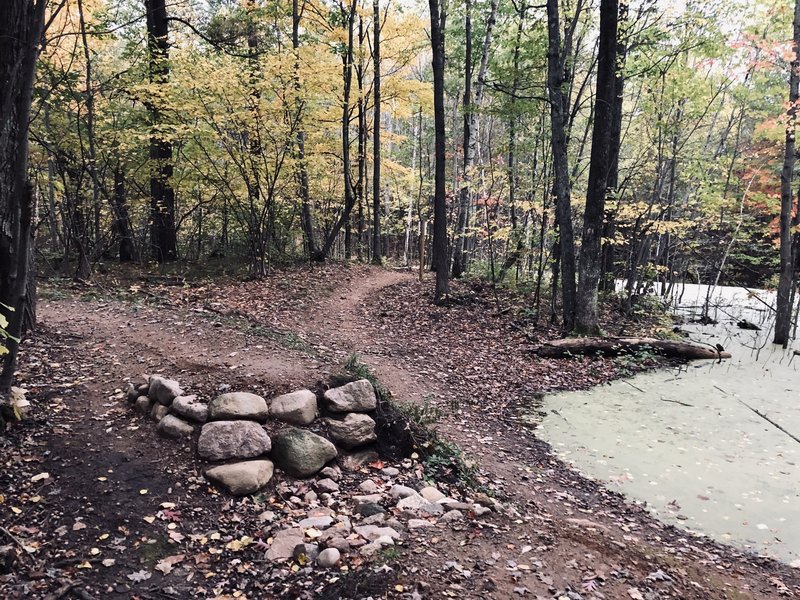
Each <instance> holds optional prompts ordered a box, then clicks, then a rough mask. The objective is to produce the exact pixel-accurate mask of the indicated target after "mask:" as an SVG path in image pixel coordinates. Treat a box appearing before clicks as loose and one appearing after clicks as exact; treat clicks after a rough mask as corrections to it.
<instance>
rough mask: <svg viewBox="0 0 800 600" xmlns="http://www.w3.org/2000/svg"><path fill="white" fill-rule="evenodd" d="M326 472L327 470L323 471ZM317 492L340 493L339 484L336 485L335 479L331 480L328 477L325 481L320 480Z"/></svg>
mask: <svg viewBox="0 0 800 600" xmlns="http://www.w3.org/2000/svg"><path fill="white" fill-rule="evenodd" d="M324 470H325V469H323V471H324ZM321 472H322V471H320V473H321ZM317 490H319V491H320V492H327V493H329V494H332V493H333V492H338V491H339V484H338V483H336V482H335V481H334V480H333V479H329V478H327V477H326V478H325V479H320V480H319V481H317Z"/></svg>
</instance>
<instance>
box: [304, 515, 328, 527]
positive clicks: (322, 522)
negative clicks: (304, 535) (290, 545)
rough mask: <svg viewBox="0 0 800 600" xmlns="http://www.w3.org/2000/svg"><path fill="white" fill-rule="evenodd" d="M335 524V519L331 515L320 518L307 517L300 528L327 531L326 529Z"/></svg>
mask: <svg viewBox="0 0 800 600" xmlns="http://www.w3.org/2000/svg"><path fill="white" fill-rule="evenodd" d="M332 524H333V517H331V516H329V515H325V516H319V517H306V518H305V519H303V520H302V521H300V523H298V527H301V528H302V529H308V528H309V527H314V528H315V529H325V528H326V527H330V526H331V525H332Z"/></svg>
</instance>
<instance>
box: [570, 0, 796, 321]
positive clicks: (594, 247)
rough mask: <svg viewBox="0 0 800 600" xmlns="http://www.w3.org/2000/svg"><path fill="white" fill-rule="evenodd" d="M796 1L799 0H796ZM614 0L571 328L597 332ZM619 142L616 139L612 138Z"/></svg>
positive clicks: (608, 5) (602, 45)
mask: <svg viewBox="0 0 800 600" xmlns="http://www.w3.org/2000/svg"><path fill="white" fill-rule="evenodd" d="M623 1H624V0H623ZM799 1H800V0H799ZM618 16H619V6H618V0H601V1H600V38H599V41H598V55H597V90H596V93H595V102H594V129H593V130H592V155H591V162H590V164H589V183H588V190H587V194H586V209H585V211H584V216H583V234H582V237H581V253H580V265H579V269H578V292H577V296H576V306H575V329H576V330H577V332H578V333H581V334H585V335H597V334H599V333H600V325H599V323H598V315H597V290H598V286H599V283H600V270H601V266H602V254H601V241H602V239H601V238H602V233H603V217H604V215H605V203H606V194H607V193H608V175H609V168H610V166H611V162H612V157H613V155H614V154H616V153H617V152H618V150H617V149H616V148H612V146H611V136H612V133H613V127H614V123H613V121H614V118H613V117H614V102H615V95H616V94H615V92H616V71H617V19H618ZM616 143H617V144H619V139H617V140H616Z"/></svg>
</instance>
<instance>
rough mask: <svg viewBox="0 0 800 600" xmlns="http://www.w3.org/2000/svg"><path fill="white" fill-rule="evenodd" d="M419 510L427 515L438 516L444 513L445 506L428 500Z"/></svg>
mask: <svg viewBox="0 0 800 600" xmlns="http://www.w3.org/2000/svg"><path fill="white" fill-rule="evenodd" d="M419 511H420V512H423V513H425V514H426V515H431V516H436V515H441V514H443V513H444V506H442V505H441V504H437V503H436V502H427V503H425V504H423V505H422V506H420V508H419Z"/></svg>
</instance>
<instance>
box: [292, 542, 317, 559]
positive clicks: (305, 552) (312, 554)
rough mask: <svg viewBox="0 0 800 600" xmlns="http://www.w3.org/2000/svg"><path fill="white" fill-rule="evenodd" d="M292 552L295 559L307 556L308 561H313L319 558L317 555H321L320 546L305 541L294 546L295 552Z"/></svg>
mask: <svg viewBox="0 0 800 600" xmlns="http://www.w3.org/2000/svg"><path fill="white" fill-rule="evenodd" d="M292 554H293V556H294V558H295V559H299V558H300V557H301V556H305V557H306V561H307V562H313V561H315V560H317V557H318V556H319V546H317V545H316V544H309V543H305V542H304V543H302V544H297V546H295V547H294V552H293V553H292Z"/></svg>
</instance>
